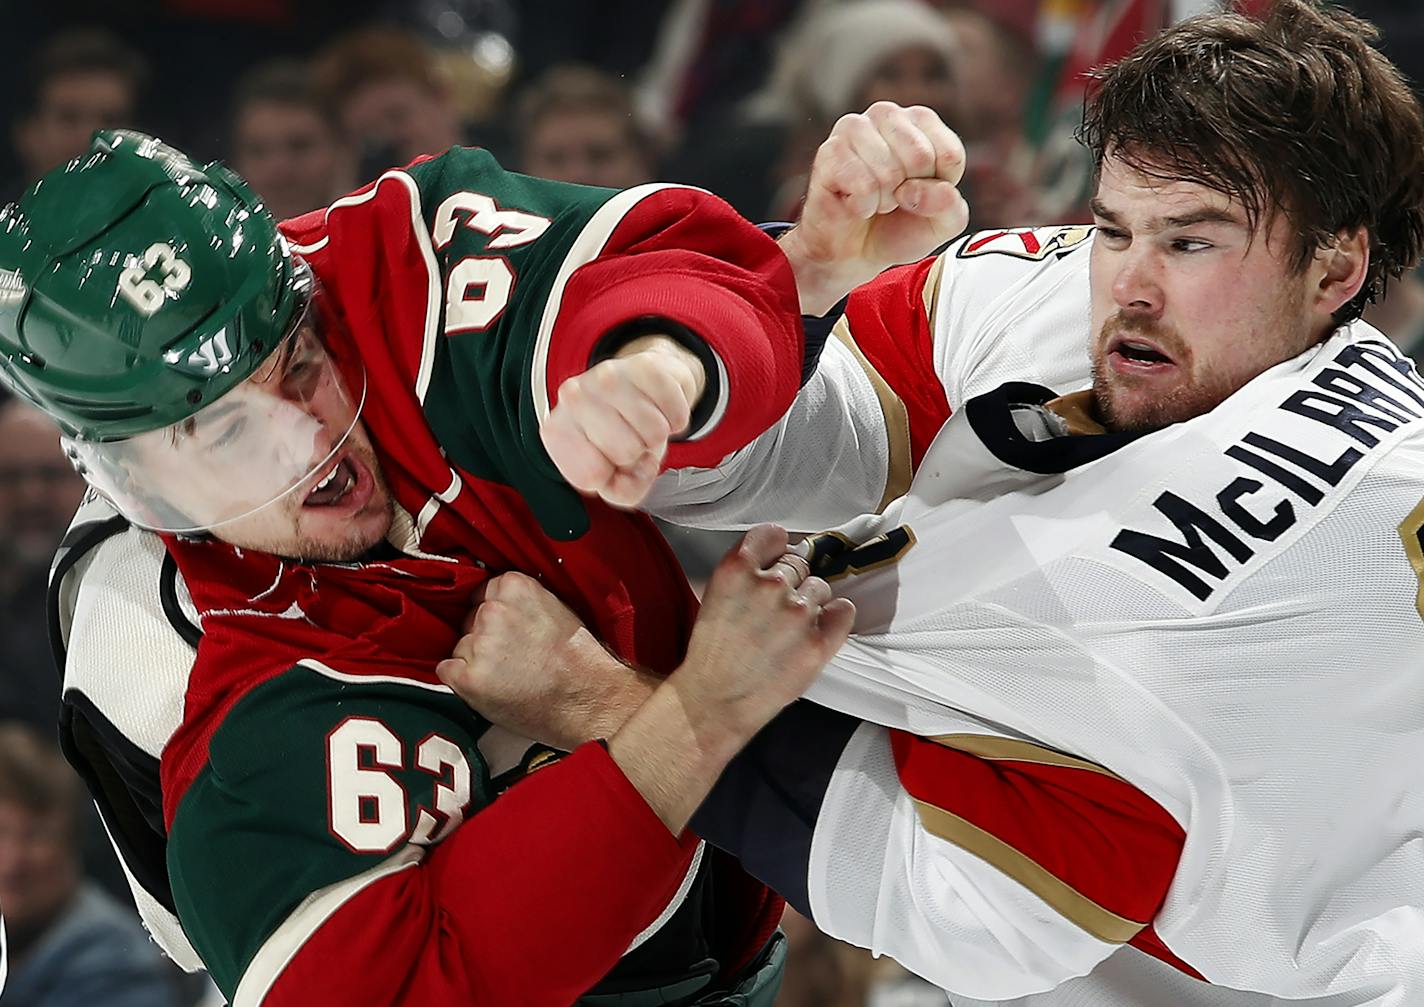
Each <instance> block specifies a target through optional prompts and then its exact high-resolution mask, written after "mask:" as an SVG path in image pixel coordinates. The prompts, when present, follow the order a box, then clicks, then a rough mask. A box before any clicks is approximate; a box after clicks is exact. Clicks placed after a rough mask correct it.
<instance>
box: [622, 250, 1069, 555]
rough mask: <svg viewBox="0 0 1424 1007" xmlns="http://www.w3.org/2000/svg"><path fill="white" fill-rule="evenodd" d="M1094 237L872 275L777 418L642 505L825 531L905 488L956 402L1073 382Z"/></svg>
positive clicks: (670, 480)
mask: <svg viewBox="0 0 1424 1007" xmlns="http://www.w3.org/2000/svg"><path fill="white" fill-rule="evenodd" d="M1091 235H1092V229H1091V228H1088V227H1078V226H1075V227H1049V228H1022V229H1015V230H1012V231H990V232H981V233H979V234H973V235H969V236H967V237H965V238H962V239H960V240H959V241H957V242H955V243H954V244H952V245H951V246H950V247H949V249H947V250H946V251H945V252H943V253H941V254H940V255H938V256H936V257H934V258H931V259H926V260H924V261H922V262H919V263H914V264H911V265H909V266H902V267H899V268H896V269H892V270H888V271H887V272H885V273H883V274H882V275H881V276H880V277H878V278H877V279H876V280H874V281H872V282H871V283H868V284H866V285H865V286H864V287H862V288H860V289H859V290H857V291H856V292H855V293H853V294H852V295H851V297H850V298H849V300H848V302H847V305H846V311H845V315H844V317H843V318H842V319H841V321H840V323H839V324H838V325H837V326H836V328H835V331H834V333H833V336H832V338H831V340H830V341H828V343H827V344H826V350H825V352H824V354H823V355H822V357H821V363H820V367H819V368H818V370H817V372H816V373H815V374H814V375H813V377H812V378H811V380H810V382H809V383H808V384H807V385H806V387H805V388H803V389H802V391H801V393H800V395H799V396H798V397H797V399H796V402H795V403H794V404H793V405H792V407H791V410H790V411H789V412H788V413H787V414H786V415H785V416H784V417H782V419H781V421H780V422H779V423H777V424H776V425H774V426H773V427H772V428H771V429H770V430H768V431H767V432H766V433H765V434H763V435H762V436H761V437H760V438H758V439H757V440H756V441H753V442H752V443H751V444H749V445H747V446H746V447H745V448H743V449H742V450H740V451H738V452H736V453H735V454H733V455H731V456H729V457H728V458H726V459H724V460H723V462H722V463H721V464H720V465H719V466H717V467H716V468H713V469H679V470H675V471H670V472H667V473H665V474H664V475H663V476H661V477H660V478H659V480H658V482H657V484H656V485H655V487H654V489H653V492H652V494H651V495H650V497H649V499H648V501H647V503H646V505H645V506H646V507H647V509H648V510H649V511H650V512H652V513H653V514H656V515H657V516H659V517H662V518H665V519H667V520H669V521H672V522H674V523H676V524H685V525H692V526H696V527H705V528H728V529H730V528H744V527H747V526H749V525H752V524H755V523H757V522H758V521H775V522H778V523H780V524H784V525H786V526H787V527H789V528H792V529H794V530H800V531H814V530H819V529H822V528H827V527H831V526H833V525H837V524H840V523H842V522H844V521H847V520H849V519H850V518H852V517H854V516H856V515H857V514H863V513H870V512H874V511H878V510H880V509H881V508H883V507H884V506H885V505H886V504H887V503H889V501H891V500H893V499H895V498H896V497H898V496H900V495H901V494H903V493H904V492H905V490H906V488H907V487H908V486H909V482H910V477H911V474H912V473H913V471H914V469H915V468H916V467H917V465H918V463H919V460H920V458H921V457H923V454H924V450H925V448H926V447H927V446H928V444H929V443H930V441H931V440H932V439H933V438H934V436H935V434H936V433H937V432H938V430H939V428H940V427H941V426H942V425H943V423H944V421H945V419H946V417H948V415H949V414H950V413H951V412H952V411H953V410H955V409H957V408H958V407H959V406H960V405H961V404H962V403H963V402H965V401H966V400H967V399H969V398H972V397H973V396H975V395H977V394H979V393H980V392H982V391H987V390H989V389H991V388H994V387H997V386H998V385H999V384H1002V383H1003V382H1004V381H1008V380H1018V381H1033V382H1038V383H1041V384H1047V385H1049V386H1051V387H1054V388H1058V389H1060V390H1062V391H1072V390H1074V389H1078V388H1082V387H1085V386H1086V385H1087V383H1088V380H1089V369H1088V352H1087V351H1088V327H1089V311H1088V286H1087V283H1086V282H1085V278H1086V274H1087V263H1088V254H1089V252H1088V250H1089V248H1090V246H1091V244H1092V242H1091ZM1010 336H1012V338H1008V337H1010Z"/></svg>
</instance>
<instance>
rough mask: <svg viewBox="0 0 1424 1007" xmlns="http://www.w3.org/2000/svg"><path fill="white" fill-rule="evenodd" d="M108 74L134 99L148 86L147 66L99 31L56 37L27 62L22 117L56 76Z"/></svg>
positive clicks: (35, 107) (30, 111)
mask: <svg viewBox="0 0 1424 1007" xmlns="http://www.w3.org/2000/svg"><path fill="white" fill-rule="evenodd" d="M83 73H109V74H113V75H114V76H116V77H120V78H122V79H123V80H124V82H125V83H126V84H128V86H129V89H130V90H131V91H132V92H133V96H134V98H135V100H136V99H137V98H138V97H139V94H140V92H141V91H142V90H143V88H144V86H145V85H146V84H147V83H148V63H147V62H146V61H145V60H144V58H143V57H142V56H140V55H139V54H138V53H137V52H136V51H135V50H134V49H131V48H130V47H129V46H128V45H126V44H125V43H124V42H122V41H121V40H120V39H119V38H118V37H117V36H115V35H112V34H110V33H109V32H107V31H104V30H102V29H99V28H81V29H76V30H75V31H68V32H64V33H62V34H59V35H56V36H54V37H53V38H51V39H50V40H49V41H47V42H46V43H45V44H44V45H43V46H41V47H40V49H39V51H38V52H36V53H35V55H34V58H33V59H32V60H31V61H30V71H29V74H28V80H27V82H26V86H25V92H24V94H23V95H22V97H21V107H22V108H23V109H24V110H25V112H24V114H25V115H33V114H34V113H35V112H36V111H37V110H38V108H39V104H40V99H41V97H42V96H43V94H44V89H45V88H46V87H47V86H48V85H49V84H50V82H51V81H53V80H55V79H56V78H58V77H67V76H69V75H71V74H83Z"/></svg>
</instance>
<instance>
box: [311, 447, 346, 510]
mask: <svg viewBox="0 0 1424 1007" xmlns="http://www.w3.org/2000/svg"><path fill="white" fill-rule="evenodd" d="M355 485H356V468H355V466H353V465H352V464H351V461H350V459H348V458H342V459H341V461H339V462H337V463H336V464H335V465H333V466H332V467H331V471H329V472H327V474H326V475H325V476H323V477H322V479H321V481H320V482H318V483H317V484H316V485H315V486H313V487H312V489H311V492H310V493H308V494H307V498H306V499H305V500H303V501H302V506H304V507H330V506H332V505H333V504H336V503H339V502H340V501H341V500H342V499H344V498H345V496H346V494H348V493H350V492H351V488H352V487H353V486H355Z"/></svg>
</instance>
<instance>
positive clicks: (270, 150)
mask: <svg viewBox="0 0 1424 1007" xmlns="http://www.w3.org/2000/svg"><path fill="white" fill-rule="evenodd" d="M230 163H231V165H232V168H233V170H234V171H236V172H237V173H238V174H239V175H241V176H242V177H243V178H244V179H246V180H247V183H248V184H249V185H251V186H252V188H253V189H254V190H256V192H257V194H258V195H260V196H261V197H262V198H263V200H265V201H266V203H267V208H268V209H269V210H271V211H272V214H273V216H275V217H276V218H277V219H278V220H283V219H285V218H287V217H295V216H297V215H299V214H302V213H306V212H307V211H308V210H314V209H316V208H317V207H320V206H326V205H327V204H328V203H330V202H331V201H332V200H333V199H336V198H337V197H338V196H340V195H342V194H343V193H345V192H347V191H349V190H350V189H351V188H352V187H353V186H354V184H355V155H354V152H353V151H352V148H351V145H350V143H349V142H348V141H347V140H346V139H345V137H344V135H343V134H342V132H341V130H340V128H339V127H338V126H337V124H336V123H335V122H334V121H333V120H332V119H331V117H330V116H329V114H328V110H327V108H326V107H325V106H324V105H323V104H322V102H321V101H319V100H318V99H317V95H316V91H315V89H314V88H313V87H312V81H311V76H310V73H309V71H308V69H307V67H306V66H304V65H303V64H301V63H299V62H296V61H295V60H274V61H272V62H269V63H263V64H261V65H259V66H257V67H254V68H253V69H252V70H250V71H248V73H247V74H246V75H245V76H243V77H242V79H241V80H239V81H238V83H237V86H236V88H235V89H234V91H233V101H232V144H231V154H230Z"/></svg>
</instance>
